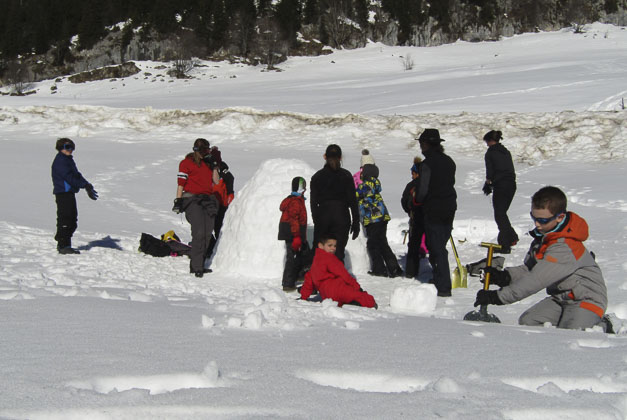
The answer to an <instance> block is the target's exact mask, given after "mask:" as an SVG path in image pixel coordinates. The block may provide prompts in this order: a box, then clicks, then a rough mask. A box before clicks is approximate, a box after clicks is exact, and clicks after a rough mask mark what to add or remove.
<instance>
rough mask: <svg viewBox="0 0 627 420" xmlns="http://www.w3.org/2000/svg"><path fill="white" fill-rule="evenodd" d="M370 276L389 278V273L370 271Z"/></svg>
mask: <svg viewBox="0 0 627 420" xmlns="http://www.w3.org/2000/svg"><path fill="white" fill-rule="evenodd" d="M368 275H370V276H375V277H387V276H388V274H387V273H375V272H374V271H368Z"/></svg>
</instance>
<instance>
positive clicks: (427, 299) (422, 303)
mask: <svg viewBox="0 0 627 420" xmlns="http://www.w3.org/2000/svg"><path fill="white" fill-rule="evenodd" d="M437 301H438V297H437V290H436V288H435V286H434V285H432V284H412V285H410V286H402V287H397V288H396V289H394V291H393V292H392V295H391V296H390V307H391V308H392V309H394V310H396V311H399V312H408V313H412V314H415V315H430V314H432V313H433V312H434V311H435V305H436V303H437Z"/></svg>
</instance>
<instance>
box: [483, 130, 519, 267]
mask: <svg viewBox="0 0 627 420" xmlns="http://www.w3.org/2000/svg"><path fill="white" fill-rule="evenodd" d="M502 138H503V134H502V133H501V132H500V131H495V130H491V131H488V132H487V133H486V134H485V136H483V140H484V141H485V143H486V145H487V146H488V151H487V152H486V153H485V170H486V181H485V183H484V184H483V192H484V194H485V195H490V194H491V193H493V195H492V207H493V208H494V221H495V222H496V225H497V226H498V228H499V235H498V238H497V241H498V244H499V245H501V249H500V250H499V251H497V252H501V253H503V254H509V253H510V252H511V247H512V245H515V244H516V243H517V242H518V235H517V234H516V231H515V230H514V228H512V224H511V223H510V221H509V218H508V217H507V210H508V209H509V206H510V204H512V200H513V199H514V194H515V193H516V172H515V171H514V162H513V161H512V155H511V153H510V152H509V150H507V149H506V148H505V146H503V145H502V144H501V143H500V140H501V139H502Z"/></svg>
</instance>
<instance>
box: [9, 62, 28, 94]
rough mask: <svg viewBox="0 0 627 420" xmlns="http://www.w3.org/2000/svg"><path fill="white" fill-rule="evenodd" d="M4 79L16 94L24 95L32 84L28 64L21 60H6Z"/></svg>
mask: <svg viewBox="0 0 627 420" xmlns="http://www.w3.org/2000/svg"><path fill="white" fill-rule="evenodd" d="M6 79H7V81H8V82H9V85H11V88H12V91H13V94H16V95H20V96H21V95H24V94H25V93H26V91H27V90H29V89H30V88H31V86H32V84H31V83H30V73H29V70H28V66H27V65H26V63H23V62H22V61H21V60H11V61H9V62H8V64H7V70H6Z"/></svg>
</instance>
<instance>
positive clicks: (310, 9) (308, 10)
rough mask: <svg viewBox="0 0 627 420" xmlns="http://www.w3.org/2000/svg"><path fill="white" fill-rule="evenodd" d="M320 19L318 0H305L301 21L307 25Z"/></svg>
mask: <svg viewBox="0 0 627 420" xmlns="http://www.w3.org/2000/svg"><path fill="white" fill-rule="evenodd" d="M319 21H320V7H319V5H318V0H305V8H304V9H303V22H304V23H305V24H307V25H310V24H312V23H318V22H319Z"/></svg>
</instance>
